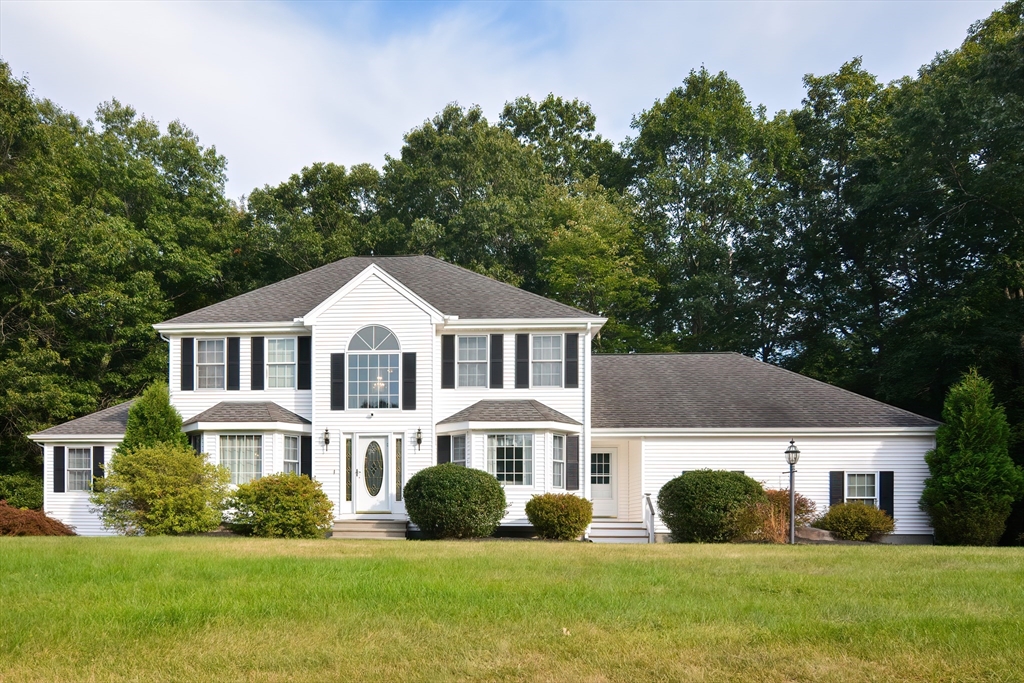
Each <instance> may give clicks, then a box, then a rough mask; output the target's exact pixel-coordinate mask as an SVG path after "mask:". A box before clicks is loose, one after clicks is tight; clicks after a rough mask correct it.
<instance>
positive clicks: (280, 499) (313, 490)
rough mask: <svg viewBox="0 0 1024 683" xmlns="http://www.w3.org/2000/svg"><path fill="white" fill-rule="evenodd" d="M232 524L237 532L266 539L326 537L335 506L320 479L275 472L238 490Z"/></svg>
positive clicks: (233, 499) (233, 503) (240, 486)
mask: <svg viewBox="0 0 1024 683" xmlns="http://www.w3.org/2000/svg"><path fill="white" fill-rule="evenodd" d="M228 504H229V506H230V507H233V508H234V509H235V514H234V515H233V516H232V518H231V522H230V526H231V528H232V529H233V530H234V531H235V532H236V533H241V534H246V535H248V536H262V537H265V538H324V536H326V534H327V532H328V531H329V530H330V528H331V524H332V523H333V521H334V506H333V505H332V504H331V501H330V499H328V498H327V494H326V493H324V490H323V488H321V486H320V482H318V481H313V480H312V479H310V478H309V477H307V476H306V475H304V474H291V473H289V474H272V475H270V476H269V477H261V478H260V479H255V480H253V481H250V482H249V483H247V484H241V485H239V487H238V488H237V489H235V494H234V496H232V498H231V500H230V501H229V503H228Z"/></svg>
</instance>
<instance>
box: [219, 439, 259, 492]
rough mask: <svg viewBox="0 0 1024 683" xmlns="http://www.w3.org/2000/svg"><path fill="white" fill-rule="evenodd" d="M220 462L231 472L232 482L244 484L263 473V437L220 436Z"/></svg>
mask: <svg viewBox="0 0 1024 683" xmlns="http://www.w3.org/2000/svg"><path fill="white" fill-rule="evenodd" d="M220 464H221V465H223V466H224V467H226V468H228V471H229V472H230V473H231V483H232V484H244V483H246V482H249V481H252V480H253V479H259V478H260V475H262V474H263V437H262V436H259V435H252V436H250V435H233V434H232V435H228V434H225V435H223V436H221V437H220Z"/></svg>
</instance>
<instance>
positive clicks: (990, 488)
mask: <svg viewBox="0 0 1024 683" xmlns="http://www.w3.org/2000/svg"><path fill="white" fill-rule="evenodd" d="M942 422H943V424H942V426H940V427H939V431H938V432H937V433H936V435H935V448H934V450H931V451H928V453H927V454H926V455H925V461H927V463H928V470H929V472H930V473H931V476H930V477H928V478H927V479H926V480H925V482H924V492H923V493H922V495H921V509H922V510H924V511H925V512H927V513H928V516H929V517H931V520H932V528H934V529H935V541H936V542H937V543H943V544H951V545H994V544H995V543H996V542H998V541H999V538H1000V537H1001V536H1002V535H1003V532H1004V530H1005V528H1006V519H1007V517H1009V515H1010V509H1011V506H1012V505H1013V501H1014V500H1015V499H1017V498H1019V497H1020V496H1021V495H1022V494H1024V474H1022V473H1021V468H1020V467H1017V466H1016V465H1014V463H1013V461H1012V460H1011V459H1010V456H1009V453H1008V451H1007V444H1008V443H1009V440H1010V427H1009V425H1008V424H1007V422H1006V414H1005V412H1004V410H1003V408H1002V406H998V405H996V404H995V400H994V398H993V396H992V384H991V383H990V382H989V381H988V380H986V379H985V378H984V377H981V376H980V375H978V373H977V372H976V371H974V370H972V371H970V372H969V373H967V374H966V375H964V378H963V379H962V380H961V381H960V382H959V383H958V384H956V385H954V386H953V388H952V389H950V391H949V396H948V397H946V405H945V407H944V408H943V410H942Z"/></svg>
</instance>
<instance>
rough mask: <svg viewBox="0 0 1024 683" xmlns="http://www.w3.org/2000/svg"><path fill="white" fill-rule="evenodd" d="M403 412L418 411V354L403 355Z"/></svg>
mask: <svg viewBox="0 0 1024 683" xmlns="http://www.w3.org/2000/svg"><path fill="white" fill-rule="evenodd" d="M402 410H416V354H415V353H403V354H402Z"/></svg>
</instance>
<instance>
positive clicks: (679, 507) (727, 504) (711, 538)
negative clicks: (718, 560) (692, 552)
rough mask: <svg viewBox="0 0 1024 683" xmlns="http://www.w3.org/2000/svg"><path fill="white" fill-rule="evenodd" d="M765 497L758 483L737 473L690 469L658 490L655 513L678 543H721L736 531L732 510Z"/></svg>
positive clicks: (734, 535)
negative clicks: (690, 470) (656, 510)
mask: <svg viewBox="0 0 1024 683" xmlns="http://www.w3.org/2000/svg"><path fill="white" fill-rule="evenodd" d="M758 501H765V502H767V498H766V497H765V494H764V489H762V488H761V484H759V483H757V482H756V481H754V480H753V479H751V478H750V477H748V476H746V475H744V474H740V473H738V472H727V471H725V470H694V471H692V472H685V473H683V474H682V475H680V476H678V477H676V478H675V479H672V480H671V481H669V482H668V483H667V484H665V485H664V486H663V487H661V491H660V492H659V493H658V514H659V515H660V516H661V520H662V521H663V522H664V523H665V526H667V527H668V528H669V531H671V532H672V540H674V541H676V542H681V543H694V542H696V543H725V542H727V541H731V540H733V539H734V538H736V536H737V535H738V534H739V533H740V532H739V530H738V529H737V526H736V523H735V512H736V511H737V510H738V509H739V508H742V507H743V506H745V505H749V504H750V503H753V502H758Z"/></svg>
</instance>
